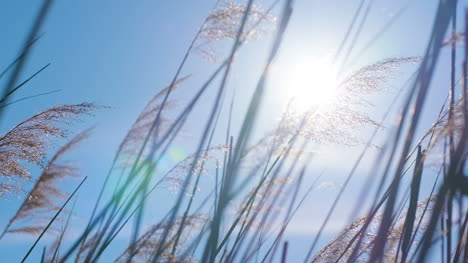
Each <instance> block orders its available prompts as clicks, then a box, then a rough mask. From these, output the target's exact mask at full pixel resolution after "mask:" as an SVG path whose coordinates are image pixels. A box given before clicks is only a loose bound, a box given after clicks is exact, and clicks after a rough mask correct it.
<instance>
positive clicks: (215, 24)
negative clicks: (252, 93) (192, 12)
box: [196, 0, 277, 61]
mask: <svg viewBox="0 0 468 263" xmlns="http://www.w3.org/2000/svg"><path fill="white" fill-rule="evenodd" d="M245 10H246V4H245V3H239V2H237V1H233V0H224V1H221V2H220V4H219V5H218V6H217V8H215V9H214V10H212V11H211V12H210V14H209V15H208V17H207V18H206V20H205V23H204V24H203V26H202V29H201V32H200V36H199V38H198V39H197V46H196V50H197V51H198V53H199V54H200V55H201V56H202V57H204V58H206V59H208V60H211V61H218V58H217V56H216V51H215V49H216V48H215V47H214V44H215V43H216V42H218V41H222V40H227V39H236V36H237V33H238V31H239V28H240V25H241V22H242V17H243V15H244V12H245ZM276 20H277V18H276V17H275V16H273V15H271V14H268V13H266V12H265V10H263V8H261V7H260V6H258V5H255V4H253V5H252V7H251V9H250V11H249V16H248V19H247V24H246V27H245V28H246V30H245V32H244V33H243V35H242V36H241V40H242V41H247V40H249V39H259V38H260V37H261V36H262V35H264V34H266V33H268V32H271V31H273V30H272V29H273V28H274V27H275V25H276Z"/></svg>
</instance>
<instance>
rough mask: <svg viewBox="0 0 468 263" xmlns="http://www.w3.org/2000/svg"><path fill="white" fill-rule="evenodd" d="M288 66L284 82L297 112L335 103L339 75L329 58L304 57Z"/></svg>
mask: <svg viewBox="0 0 468 263" xmlns="http://www.w3.org/2000/svg"><path fill="white" fill-rule="evenodd" d="M288 64H289V66H288V67H287V68H286V69H285V71H284V72H283V76H282V79H283V81H282V82H283V85H284V86H285V88H286V90H287V96H288V99H289V100H292V106H293V107H294V108H295V109H296V110H298V111H308V110H314V109H316V108H321V107H326V106H328V105H330V104H332V103H333V101H334V99H335V98H336V95H337V88H338V78H337V76H338V74H337V71H336V70H335V67H334V65H333V63H331V60H330V59H329V58H328V57H322V58H316V57H309V56H304V57H300V58H298V59H295V60H294V61H290V62H289V63H288Z"/></svg>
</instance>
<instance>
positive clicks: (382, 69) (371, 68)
mask: <svg viewBox="0 0 468 263" xmlns="http://www.w3.org/2000/svg"><path fill="white" fill-rule="evenodd" d="M419 60H420V58H418V57H401V58H389V59H384V60H381V61H379V62H376V63H374V64H371V65H368V66H365V67H363V68H361V69H359V70H357V71H355V72H354V73H352V74H351V75H350V76H349V77H346V78H345V79H344V80H343V81H342V82H341V83H340V84H339V85H338V87H336V94H335V95H334V96H333V98H332V99H331V100H330V102H328V103H326V104H324V105H320V106H317V107H314V106H313V105H311V108H310V111H308V112H305V113H304V112H303V111H302V112H301V111H297V110H295V109H294V108H293V107H288V109H287V110H286V113H285V114H286V117H284V118H283V119H282V121H281V123H280V128H279V131H278V134H277V137H276V138H283V140H284V141H287V140H289V138H291V136H292V134H294V133H295V132H296V131H297V130H300V134H299V135H300V137H302V138H305V139H307V140H311V141H314V142H316V143H335V144H342V145H354V144H357V143H362V142H363V141H364V140H363V139H362V138H359V137H358V136H356V130H358V129H360V128H362V127H369V126H370V127H372V126H373V127H379V126H380V124H379V123H378V122H376V121H375V120H373V119H372V117H371V116H369V114H368V112H369V107H372V106H373V104H372V103H371V102H370V100H369V96H370V95H372V94H376V93H378V92H381V91H383V90H384V89H385V88H386V83H387V81H388V80H389V79H391V78H392V77H393V76H394V74H395V73H396V71H397V69H398V68H399V67H400V66H401V65H402V64H405V63H416V62H418V61H419ZM316 88H320V87H316ZM306 115H307V117H306V119H305V120H306V124H305V125H303V126H302V127H301V128H299V126H300V125H301V122H303V120H304V117H305V116H306Z"/></svg>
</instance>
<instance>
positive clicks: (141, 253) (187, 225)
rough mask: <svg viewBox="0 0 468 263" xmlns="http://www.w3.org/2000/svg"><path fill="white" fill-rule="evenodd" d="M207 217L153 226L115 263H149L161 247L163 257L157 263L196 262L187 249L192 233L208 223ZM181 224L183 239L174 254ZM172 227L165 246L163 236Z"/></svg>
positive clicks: (194, 216) (199, 215)
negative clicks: (182, 226) (175, 241)
mask: <svg viewBox="0 0 468 263" xmlns="http://www.w3.org/2000/svg"><path fill="white" fill-rule="evenodd" d="M206 220H207V217H206V216H205V215H202V214H195V215H191V216H188V217H186V218H185V220H183V221H182V218H179V219H177V220H176V222H175V223H174V224H172V225H168V224H167V223H166V222H164V221H163V222H161V223H158V224H155V225H153V226H151V227H150V228H149V229H148V230H147V231H146V232H145V233H144V234H143V235H141V237H140V238H139V239H138V240H137V242H136V243H135V244H133V245H132V247H129V248H127V249H126V250H125V252H124V253H123V254H122V255H120V256H119V257H118V258H117V259H116V261H115V262H117V263H125V262H131V263H139V262H148V261H149V260H150V259H151V258H152V256H153V255H154V254H155V253H156V250H157V248H158V247H159V246H162V247H163V252H162V255H161V256H160V258H159V260H158V261H156V262H181V263H182V262H184V263H185V262H187V263H188V262H195V261H193V260H192V259H191V258H190V257H189V255H186V256H184V254H186V253H185V252H186V251H185V249H187V245H185V244H187V243H185V242H189V241H190V235H191V234H193V233H190V231H193V230H197V229H198V228H199V227H200V226H201V225H202V224H204V223H206ZM181 222H184V229H186V231H184V233H182V235H181V239H179V242H178V243H177V247H176V250H175V252H174V253H173V252H172V249H173V246H174V240H175V237H176V235H177V234H178V230H179V228H180V224H181ZM168 227H170V231H169V237H168V239H167V241H166V242H165V243H164V244H160V242H161V234H162V233H163V232H164V230H165V229H166V228H168Z"/></svg>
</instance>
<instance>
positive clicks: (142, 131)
mask: <svg viewBox="0 0 468 263" xmlns="http://www.w3.org/2000/svg"><path fill="white" fill-rule="evenodd" d="M189 77H190V76H186V77H183V78H180V79H178V80H177V81H176V82H175V83H174V85H173V86H172V88H171V86H167V87H166V88H164V89H162V90H161V91H160V92H158V93H157V94H156V95H154V96H153V97H152V98H151V99H150V100H149V101H148V102H147V103H146V105H145V107H144V109H143V111H142V112H141V113H140V115H139V116H138V117H137V119H136V120H135V122H134V123H133V125H132V127H131V128H130V130H129V131H128V133H127V135H126V136H125V138H124V139H123V141H122V143H121V144H120V146H119V150H118V152H119V154H120V153H121V154H123V155H124V156H126V157H128V156H135V155H136V154H137V153H138V151H139V150H140V148H141V147H142V145H143V142H144V140H145V137H146V136H147V134H148V132H149V131H150V129H151V126H152V125H153V122H154V120H155V118H156V115H157V114H158V112H159V111H161V118H160V121H159V123H158V124H157V125H159V129H157V130H158V134H151V135H150V137H149V138H150V143H151V142H153V141H154V140H156V139H157V138H159V136H160V135H161V134H163V133H164V132H165V131H166V129H165V128H167V126H168V123H169V122H170V119H169V118H168V117H167V115H168V110H170V109H173V108H174V107H175V106H176V103H175V102H174V101H166V104H165V105H164V108H163V109H161V106H162V105H161V103H162V101H163V99H164V97H165V95H166V93H167V92H168V90H169V89H171V92H173V91H175V90H176V89H177V88H179V87H180V84H181V83H182V82H184V81H185V80H187V79H188V78H189ZM122 161H124V162H125V161H128V162H130V163H131V161H129V160H122ZM123 165H124V166H125V165H126V164H125V163H123Z"/></svg>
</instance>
